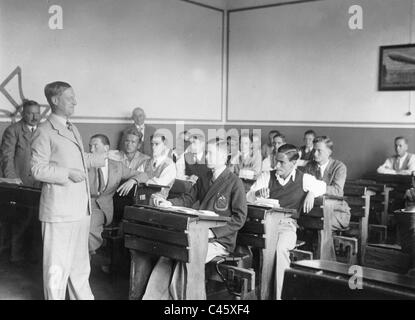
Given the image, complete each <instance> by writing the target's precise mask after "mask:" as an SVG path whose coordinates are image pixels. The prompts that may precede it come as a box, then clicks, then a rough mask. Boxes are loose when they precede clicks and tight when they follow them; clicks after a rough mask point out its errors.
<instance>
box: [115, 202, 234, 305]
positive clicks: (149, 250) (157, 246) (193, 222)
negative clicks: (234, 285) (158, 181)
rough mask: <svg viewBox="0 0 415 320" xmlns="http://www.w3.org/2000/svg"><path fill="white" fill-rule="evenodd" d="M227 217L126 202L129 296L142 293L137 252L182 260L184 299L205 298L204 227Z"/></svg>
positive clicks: (217, 223)
mask: <svg viewBox="0 0 415 320" xmlns="http://www.w3.org/2000/svg"><path fill="white" fill-rule="evenodd" d="M228 220H229V218H228V217H220V216H214V217H213V216H195V215H188V214H182V213H177V212H170V211H168V210H162V209H156V208H153V207H149V206H127V207H126V208H125V210H124V221H123V226H124V234H125V238H124V240H125V247H126V248H128V249H130V253H131V271H130V293H129V297H130V299H137V298H139V297H141V296H142V294H143V290H145V288H144V285H143V283H144V281H145V280H146V279H143V277H142V272H141V271H142V268H144V267H145V265H143V264H142V260H141V258H140V254H139V252H142V253H146V254H150V255H154V256H164V257H168V258H171V259H174V260H178V261H182V262H184V263H185V264H186V270H187V273H186V274H187V281H186V288H185V297H186V299H187V300H188V299H195V300H201V299H206V288H205V257H206V252H207V244H208V229H209V228H213V227H219V226H222V225H224V224H226V222H227V221H228Z"/></svg>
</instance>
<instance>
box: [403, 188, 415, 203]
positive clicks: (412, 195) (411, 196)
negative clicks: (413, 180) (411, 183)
mask: <svg viewBox="0 0 415 320" xmlns="http://www.w3.org/2000/svg"><path fill="white" fill-rule="evenodd" d="M405 199H406V200H408V201H411V202H414V201H415V188H411V189H408V190H406V192H405Z"/></svg>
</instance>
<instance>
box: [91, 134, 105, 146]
mask: <svg viewBox="0 0 415 320" xmlns="http://www.w3.org/2000/svg"><path fill="white" fill-rule="evenodd" d="M92 139H99V140H101V142H102V143H103V144H104V146H110V139H108V137H107V136H106V135H105V134H102V133H97V134H94V135H93V136H92V137H91V139H90V141H91V140H92Z"/></svg>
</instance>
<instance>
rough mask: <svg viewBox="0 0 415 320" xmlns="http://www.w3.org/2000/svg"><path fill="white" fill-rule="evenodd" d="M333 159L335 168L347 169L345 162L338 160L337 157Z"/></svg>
mask: <svg viewBox="0 0 415 320" xmlns="http://www.w3.org/2000/svg"><path fill="white" fill-rule="evenodd" d="M332 161H333V164H332V168H333V169H337V168H344V169H347V166H346V165H345V164H344V162H342V161H340V160H337V159H332Z"/></svg>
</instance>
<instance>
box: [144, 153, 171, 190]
mask: <svg viewBox="0 0 415 320" xmlns="http://www.w3.org/2000/svg"><path fill="white" fill-rule="evenodd" d="M167 157H168V150H166V152H165V153H164V154H163V155H161V156H160V157H157V158H152V159H151V164H152V165H153V166H155V168H157V167H158V166H160V165H161V164H162V163H163V162H164V161H165V160H166V158H167ZM138 171H141V172H144V164H143V165H141V166H140V167H139V168H138ZM174 179H176V166H175V163H174V162H173V161H171V163H170V164H169V165H168V166H167V167H166V168H165V169H164V170H163V171H162V172H161V174H160V176H159V177H154V178H152V179H150V180H148V181H147V183H148V184H158V185H162V186H167V185H169V184H171V183H172V181H173V182H174Z"/></svg>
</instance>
